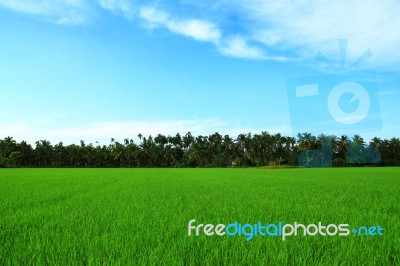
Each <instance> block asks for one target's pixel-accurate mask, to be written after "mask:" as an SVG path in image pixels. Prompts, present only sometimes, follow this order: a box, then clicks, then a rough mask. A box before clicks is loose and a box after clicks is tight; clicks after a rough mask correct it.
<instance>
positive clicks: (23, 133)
mask: <svg viewBox="0 0 400 266" xmlns="http://www.w3.org/2000/svg"><path fill="white" fill-rule="evenodd" d="M46 123H47V121H46ZM261 131H268V132H270V133H278V132H279V133H281V134H290V127H289V126H288V125H285V124H282V125H278V126H275V127H270V128H256V127H251V126H247V125H239V124H237V123H233V122H232V121H229V120H223V119H219V118H210V119H192V120H169V121H119V122H113V121H110V122H99V123H92V124H87V125H77V126H72V127H63V126H60V127H53V128H49V127H44V125H42V124H37V123H36V124H33V125H32V124H16V125H8V126H3V127H0V136H3V137H5V136H13V137H15V138H16V139H17V140H19V141H21V140H27V141H28V142H29V143H34V142H35V141H37V140H41V139H47V140H50V141H51V142H53V143H54V142H58V141H60V140H62V141H63V142H64V143H67V144H68V143H79V140H85V141H86V142H92V143H94V142H96V141H99V142H100V143H108V142H109V140H110V138H115V139H117V140H118V139H119V140H122V139H125V138H132V139H136V138H137V135H138V134H139V133H141V134H142V135H143V136H149V135H152V136H156V135H157V134H160V133H161V134H164V135H175V134H176V133H180V134H182V135H183V134H186V133H187V132H191V133H192V134H193V135H196V136H197V135H209V134H212V133H214V132H219V133H220V134H229V135H230V136H232V137H235V136H237V135H238V134H240V133H249V132H252V133H260V132H261Z"/></svg>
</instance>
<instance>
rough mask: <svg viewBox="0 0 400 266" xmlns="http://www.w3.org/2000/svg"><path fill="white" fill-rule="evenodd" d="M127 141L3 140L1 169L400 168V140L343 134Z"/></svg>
mask: <svg viewBox="0 0 400 266" xmlns="http://www.w3.org/2000/svg"><path fill="white" fill-rule="evenodd" d="M138 138H139V140H140V141H139V143H136V142H135V141H133V140H132V139H124V141H123V142H119V141H116V140H115V139H114V138H111V141H110V143H109V144H108V145H99V144H96V145H93V144H91V143H90V144H86V143H85V142H84V141H83V140H81V141H80V143H79V145H77V144H71V145H64V144H63V143H62V142H60V143H57V144H55V145H53V144H51V143H50V142H49V141H47V140H40V141H36V143H35V145H34V146H32V145H30V144H28V143H27V142H26V141H21V142H19V143H18V142H16V141H15V140H14V139H13V138H12V137H6V138H4V139H0V167H261V166H271V167H276V166H279V165H286V166H304V167H330V166H362V165H376V166H398V165H400V139H399V138H391V139H380V138H377V137H375V138H373V139H371V141H370V142H368V143H367V142H366V141H364V139H363V138H362V137H361V136H360V135H354V136H352V137H349V136H347V135H342V136H340V137H337V136H333V135H325V134H320V135H319V136H314V135H312V134H310V133H299V134H298V135H297V138H294V137H287V136H282V135H281V134H279V133H277V134H269V133H268V132H265V131H263V132H261V133H259V134H252V133H248V134H240V135H238V136H237V137H236V138H232V137H230V136H229V135H224V136H222V135H221V134H219V133H217V132H216V133H213V134H210V135H208V136H202V135H199V136H193V135H192V134H191V133H190V132H188V133H187V134H185V135H180V134H176V135H175V136H165V135H162V134H158V135H157V136H155V137H153V136H151V135H150V136H147V137H145V136H143V135H141V134H139V135H138Z"/></svg>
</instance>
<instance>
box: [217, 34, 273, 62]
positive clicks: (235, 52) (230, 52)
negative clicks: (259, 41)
mask: <svg viewBox="0 0 400 266" xmlns="http://www.w3.org/2000/svg"><path fill="white" fill-rule="evenodd" d="M219 50H220V51H221V53H223V54H224V55H227V56H232V57H242V58H252V59H263V58H264V57H265V56H264V53H263V51H261V49H259V48H258V47H255V46H250V45H249V44H248V43H247V41H246V40H245V39H244V38H242V37H238V36H234V37H231V38H228V39H226V40H225V41H224V44H223V45H221V46H220V47H219Z"/></svg>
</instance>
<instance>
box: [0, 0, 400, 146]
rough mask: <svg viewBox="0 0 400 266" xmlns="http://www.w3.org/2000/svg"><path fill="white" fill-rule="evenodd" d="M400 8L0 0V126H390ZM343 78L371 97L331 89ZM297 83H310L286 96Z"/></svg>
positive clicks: (289, 129)
mask: <svg viewBox="0 0 400 266" xmlns="http://www.w3.org/2000/svg"><path fill="white" fill-rule="evenodd" d="M399 11H400V3H399V2H398V1H390V0H388V1H380V2H376V1H363V2H362V3H361V2H360V1H355V0H354V1H335V2H332V1H318V3H314V1H259V0H252V1H241V0H234V1H222V0H217V1H201V2H200V1H192V0H182V1H175V2H174V3H171V1H134V0H132V1H129V0H100V1H88V0H64V1H62V0H60V1H51V0H49V1H37V0H26V1H18V0H14V1H9V0H0V36H1V37H0V38H1V42H0V73H1V78H0V92H1V97H2V101H1V105H0V137H2V138H3V137H5V136H8V135H10V136H14V137H15V138H16V139H17V140H18V141H20V140H27V141H28V142H30V143H33V142H34V141H36V140H39V139H48V140H50V141H52V142H59V141H63V142H64V143H72V142H75V143H77V142H78V141H79V140H80V139H83V140H85V141H86V142H92V143H94V142H95V141H99V142H100V143H108V142H109V139H110V138H111V137H113V138H115V139H118V140H122V139H124V138H133V139H136V136H137V135H138V133H142V134H143V135H149V134H153V135H155V134H158V133H163V134H175V133H177V132H179V133H181V134H185V133H186V132H188V131H190V132H192V134H194V135H197V134H209V133H213V132H215V131H218V132H220V133H221V134H230V135H232V136H235V135H237V134H238V133H247V132H253V133H259V132H261V131H262V130H264V131H269V132H270V133H276V132H280V133H282V134H285V135H292V134H293V135H296V134H297V132H298V131H301V132H312V133H314V134H319V133H322V132H324V133H334V134H336V135H341V134H349V135H352V134H355V133H361V135H362V136H364V137H365V138H366V139H368V138H370V137H371V136H379V137H381V138H391V137H399V134H398V132H399V130H400V124H399V122H398V121H399V119H398V117H399V116H400V111H399V108H398V105H399V102H400V88H399V85H400V76H399V67H400V64H399V62H400V49H398V47H399V45H400V32H399V31H398V29H399V28H400V17H399V16H398V15H397V14H398V12H399ZM340 40H341V41H340ZM339 44H341V46H340V45H339ZM340 47H341V48H340ZM341 52H342V53H341ZM363 54H364V55H366V56H365V60H361V62H359V64H356V65H354V63H356V62H357V61H358V59H359V58H360V57H362V55H363ZM321 55H323V56H321ZM343 55H345V57H343ZM365 72H366V73H369V74H367V75H364V74H363V73H365ZM370 73H375V74H370ZM346 81H351V82H355V83H359V84H361V87H362V88H364V90H365V92H367V95H368V96H366V95H365V94H363V93H361V92H360V90H362V89H360V90H357V89H355V88H353V89H351V88H350V89H348V88H347V87H346V88H345V92H346V93H344V94H343V95H339V96H340V97H339V96H338V97H336V98H335V96H334V95H333V94H334V93H331V94H330V92H331V91H333V90H335V91H336V92H338V91H340V89H339V87H340V86H336V84H342V83H343V82H346ZM343 84H349V83H343ZM343 84H342V85H343ZM305 85H309V86H308V87H307V86H305ZM310 86H311V87H310ZM313 86H314V87H313ZM355 86H356V85H355ZM304 88H306V89H310V88H311V91H312V90H313V89H312V88H314V92H315V88H317V91H318V93H316V94H315V95H313V96H312V97H308V98H304V97H297V96H299V95H300V96H301V93H300V94H297V96H296V93H295V92H296V91H297V89H299V90H300V89H304ZM336 89H338V90H336ZM359 92H360V93H361V94H360V93H359ZM338 93H339V92H338ZM306 94H307V93H306ZM311 94H312V93H311ZM353 94H355V95H353ZM332 95H333V96H332ZM367 98H368V99H367ZM333 99H336V100H333ZM332 101H333V102H332ZM366 102H368V104H367V105H365V103H366ZM335 106H336V107H339V109H338V108H336V107H335ZM360 106H364V107H365V106H367V107H368V108H367V109H365V108H364V109H362V108H360ZM335 108H336V109H335ZM359 108H360V109H359ZM332 110H336V111H332ZM338 110H343V111H344V113H340V111H338ZM357 110H358V111H360V110H361V111H360V112H357ZM362 110H364V111H365V112H364V114H362ZM340 114H341V115H342V116H345V120H343V119H337V118H338V117H336V118H335V117H334V116H338V115H340ZM344 121H350V122H349V123H347V122H344Z"/></svg>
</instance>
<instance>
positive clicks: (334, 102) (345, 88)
mask: <svg viewBox="0 0 400 266" xmlns="http://www.w3.org/2000/svg"><path fill="white" fill-rule="evenodd" d="M345 94H351V95H352V98H351V100H350V102H349V104H353V103H355V102H358V107H357V109H356V110H354V111H353V112H345V111H343V110H342V108H341V107H340V100H341V98H342V97H343V96H344V95H345ZM327 106H328V111H329V113H330V115H331V116H332V117H333V119H335V120H336V121H337V122H339V123H341V124H345V125H351V124H356V123H359V122H361V121H362V120H364V119H365V118H366V117H367V115H368V113H369V111H370V107H371V99H370V96H369V94H368V92H367V91H366V89H365V88H364V87H363V86H361V85H360V84H359V83H357V82H354V81H345V82H341V83H339V84H337V85H336V86H335V87H333V88H332V90H331V91H330V93H329V95H328V102H327Z"/></svg>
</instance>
